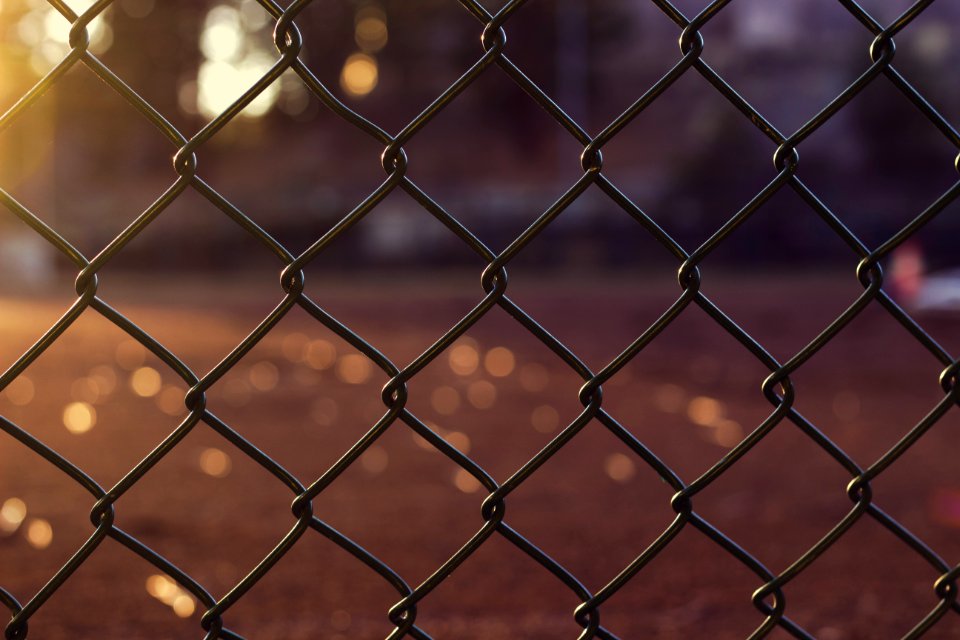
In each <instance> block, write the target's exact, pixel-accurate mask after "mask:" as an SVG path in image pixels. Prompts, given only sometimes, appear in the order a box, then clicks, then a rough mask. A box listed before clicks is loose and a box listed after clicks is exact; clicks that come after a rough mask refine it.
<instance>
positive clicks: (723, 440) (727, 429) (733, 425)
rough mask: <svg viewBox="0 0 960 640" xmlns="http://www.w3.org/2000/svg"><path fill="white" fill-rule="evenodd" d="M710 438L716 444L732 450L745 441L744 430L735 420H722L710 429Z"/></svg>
mask: <svg viewBox="0 0 960 640" xmlns="http://www.w3.org/2000/svg"><path fill="white" fill-rule="evenodd" d="M709 436H710V440H711V441H712V442H713V443H714V444H716V445H719V446H721V447H725V448H727V449H730V448H732V447H735V446H736V445H737V444H739V443H740V441H741V440H743V428H742V427H741V426H740V423H739V422H736V421H734V420H720V421H719V422H717V423H716V424H715V425H713V428H712V429H710V433H709Z"/></svg>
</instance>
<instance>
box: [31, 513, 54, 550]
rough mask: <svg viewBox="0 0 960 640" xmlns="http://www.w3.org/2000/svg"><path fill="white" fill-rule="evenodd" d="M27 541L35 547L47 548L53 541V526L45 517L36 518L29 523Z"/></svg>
mask: <svg viewBox="0 0 960 640" xmlns="http://www.w3.org/2000/svg"><path fill="white" fill-rule="evenodd" d="M27 542H29V543H30V546H31V547H33V548H34V549H46V548H47V547H49V546H50V543H51V542H53V527H52V526H50V523H49V522H47V521H46V520H44V519H43V518H35V519H33V520H31V521H30V523H29V524H28V525H27Z"/></svg>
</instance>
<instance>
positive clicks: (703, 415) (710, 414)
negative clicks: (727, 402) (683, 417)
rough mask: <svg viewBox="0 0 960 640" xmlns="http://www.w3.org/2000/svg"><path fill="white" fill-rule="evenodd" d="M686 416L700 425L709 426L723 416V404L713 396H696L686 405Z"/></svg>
mask: <svg viewBox="0 0 960 640" xmlns="http://www.w3.org/2000/svg"><path fill="white" fill-rule="evenodd" d="M687 417H688V418H690V421H691V422H693V423H694V424H698V425H700V426H701V427H711V426H714V425H715V424H717V422H718V421H719V420H720V418H722V417H723V404H721V403H720V401H719V400H715V399H714V398H708V397H706V396H697V397H696V398H694V399H693V400H691V401H690V403H689V404H688V405H687Z"/></svg>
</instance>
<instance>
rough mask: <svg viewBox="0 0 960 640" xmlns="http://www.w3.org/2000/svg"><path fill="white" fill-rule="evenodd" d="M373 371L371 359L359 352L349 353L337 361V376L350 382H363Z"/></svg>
mask: <svg viewBox="0 0 960 640" xmlns="http://www.w3.org/2000/svg"><path fill="white" fill-rule="evenodd" d="M371 373H372V365H371V364H370V361H369V360H368V359H367V358H366V356H362V355H360V354H358V353H350V354H347V355H345V356H343V357H342V358H340V360H339V361H337V377H338V378H340V379H341V380H343V381H344V382H346V383H348V384H363V383H364V382H366V381H367V380H368V379H369V378H370V374H371Z"/></svg>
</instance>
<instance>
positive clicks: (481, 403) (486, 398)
mask: <svg viewBox="0 0 960 640" xmlns="http://www.w3.org/2000/svg"><path fill="white" fill-rule="evenodd" d="M467 401H469V402H470V404H471V405H473V406H474V407H476V408H477V409H489V408H490V407H492V406H493V403H494V402H496V401H497V388H496V387H495V386H493V384H492V383H490V382H488V381H486V380H477V381H476V382H473V383H471V384H470V386H469V387H467Z"/></svg>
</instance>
